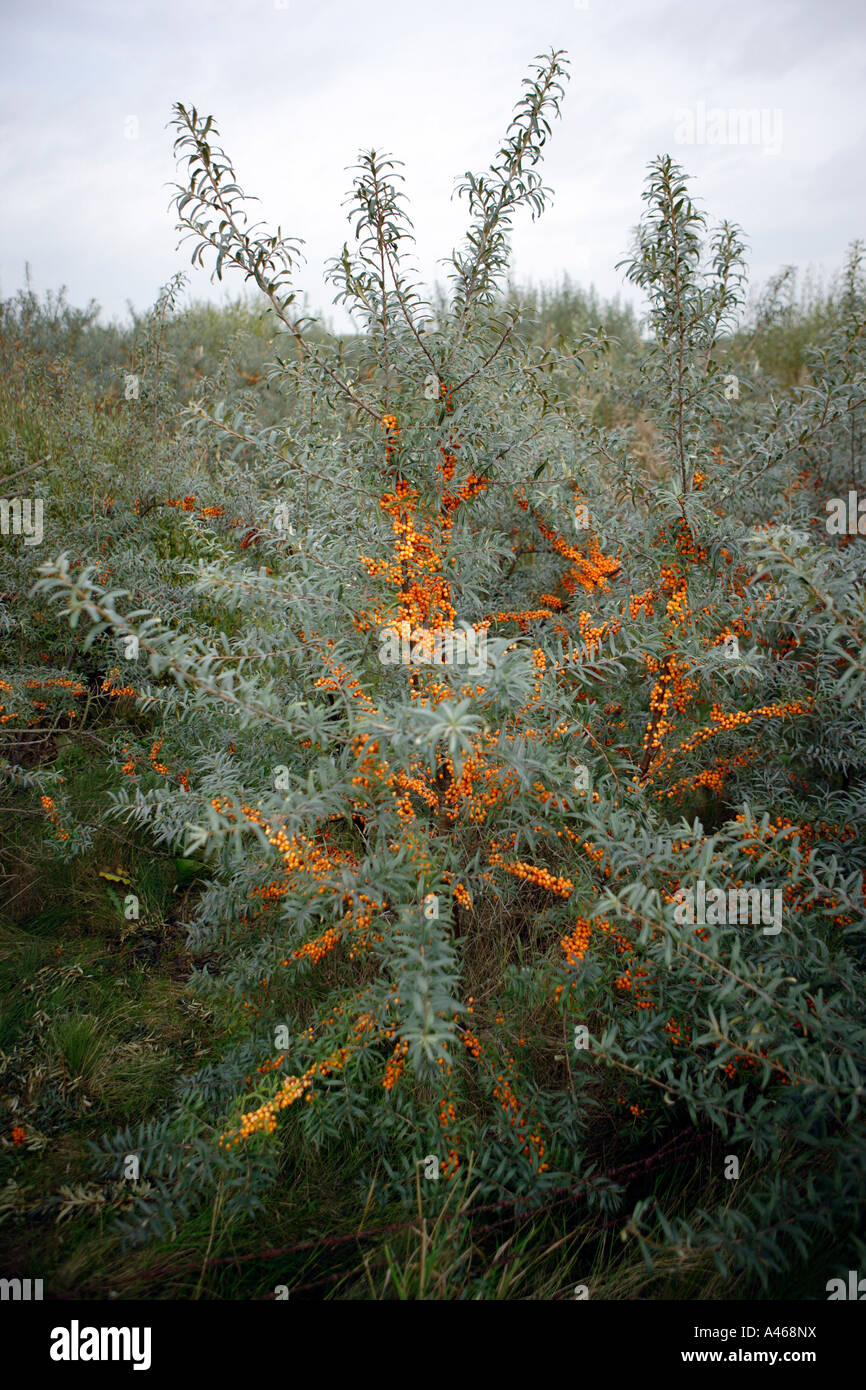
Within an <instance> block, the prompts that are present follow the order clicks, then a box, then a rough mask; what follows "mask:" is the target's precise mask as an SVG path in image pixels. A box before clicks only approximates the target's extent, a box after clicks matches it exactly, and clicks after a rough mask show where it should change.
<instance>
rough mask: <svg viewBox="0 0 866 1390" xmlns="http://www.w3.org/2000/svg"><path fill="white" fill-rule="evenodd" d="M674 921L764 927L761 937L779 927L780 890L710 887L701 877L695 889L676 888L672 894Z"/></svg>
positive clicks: (780, 922)
mask: <svg viewBox="0 0 866 1390" xmlns="http://www.w3.org/2000/svg"><path fill="white" fill-rule="evenodd" d="M674 902H675V903H676V906H675V908H674V921H675V922H678V923H679V924H680V925H681V926H692V925H695V924H696V925H698V926H702V927H704V926H709V927H712V926H725V925H732V924H744V923H748V924H749V925H750V926H754V927H757V926H760V925H761V924H762V923H763V924H764V926H763V935H764V936H776V935H777V933H778V932H780V931H781V930H782V890H781V888H775V889H774V890H773V894H772V900H771V897H770V890H769V888H729V889H728V891H727V893H726V892H725V890H724V889H723V888H710V889H709V890H708V889H707V885H706V884H705V883H704V880H703V879H702V878H699V879H698V882H697V888H696V889H695V888H678V889H677V891H676V893H675V894H674Z"/></svg>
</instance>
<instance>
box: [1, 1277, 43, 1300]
mask: <svg viewBox="0 0 866 1390" xmlns="http://www.w3.org/2000/svg"><path fill="white" fill-rule="evenodd" d="M31 1286H32V1287H31ZM31 1298H32V1299H36V1300H37V1301H38V1300H40V1299H41V1298H42V1280H41V1279H0V1300H3V1301H4V1302H5V1300H6V1299H12V1301H13V1302H20V1301H22V1300H23V1301H24V1302H25V1303H26V1302H28V1301H29V1300H30V1299H31Z"/></svg>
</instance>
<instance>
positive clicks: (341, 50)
mask: <svg viewBox="0 0 866 1390" xmlns="http://www.w3.org/2000/svg"><path fill="white" fill-rule="evenodd" d="M0 14H2V30H0V33H2V42H0V49H2V57H0V65H2V66H0V73H2V83H0V177H2V190H3V192H2V198H3V215H2V219H0V296H3V297H5V296H8V295H10V294H12V293H13V292H14V291H15V290H16V289H18V288H19V286H21V285H22V284H23V282H24V267H25V262H29V263H30V265H31V267H32V276H33V283H34V285H35V287H36V288H37V289H38V290H40V291H42V290H45V289H47V288H52V289H57V288H59V287H60V286H61V285H66V286H67V287H68V291H69V297H70V299H71V301H72V302H73V303H74V304H84V303H86V302H87V301H88V300H89V299H90V298H95V299H97V300H98V301H99V303H100V304H101V305H102V307H103V311H104V314H105V316H106V317H124V316H125V313H126V306H127V301H129V300H131V301H132V302H133V304H134V305H135V306H136V308H139V309H141V308H144V307H146V306H147V305H148V304H149V303H151V302H152V301H153V299H154V298H155V296H156V294H157V292H158V289H159V286H160V285H161V284H162V283H164V282H165V281H166V280H167V279H168V278H169V276H170V275H171V274H172V273H173V272H174V271H176V270H178V269H181V270H187V271H189V272H190V275H191V280H190V285H189V290H188V293H189V294H191V295H193V296H195V297H205V296H209V295H213V296H215V297H216V298H220V297H224V296H225V294H226V292H227V290H226V289H221V288H220V287H219V286H217V287H216V288H214V289H212V288H211V287H210V282H209V275H208V273H205V272H203V271H201V270H195V271H192V270H191V268H190V266H189V258H188V252H187V251H185V250H184V249H183V248H182V249H181V250H177V249H176V243H177V234H176V232H175V229H174V215H173V213H172V212H171V210H170V208H169V200H170V196H171V191H170V188H169V185H170V183H171V182H172V180H173V179H174V177H175V166H174V160H173V156H172V132H171V131H170V130H169V129H168V128H167V124H166V123H167V122H168V121H169V119H170V117H171V108H172V105H173V103H174V102H176V101H183V102H185V103H187V104H195V105H196V106H197V107H198V108H199V110H200V111H203V112H207V113H212V114H213V115H214V116H215V118H216V121H217V124H218V126H219V128H220V132H221V137H222V141H221V142H222V144H223V146H224V147H225V149H226V150H227V152H228V153H229V155H230V156H231V157H232V159H233V161H234V165H235V169H236V171H237V174H238V178H239V181H240V183H241V185H242V187H243V188H244V189H245V190H246V191H247V192H250V193H256V194H257V195H258V196H259V197H260V198H261V200H262V202H261V205H260V207H259V209H258V215H259V216H260V217H263V218H265V219H267V220H268V222H270V223H272V224H274V225H276V223H277V222H279V223H280V224H281V225H282V227H283V229H284V230H285V231H287V232H290V233H291V234H292V235H294V236H298V237H301V238H303V239H304V241H305V243H306V246H305V251H306V254H307V257H308V260H307V264H306V266H305V267H304V268H303V271H302V272H301V273H300V275H299V277H298V285H299V287H300V288H302V289H304V290H306V291H308V293H309V295H310V301H311V303H312V304H313V305H314V306H316V307H317V308H318V309H323V310H324V311H325V313H326V314H328V315H330V316H331V319H332V322H334V323H335V324H337V325H341V324H342V323H343V322H344V321H343V320H342V319H341V317H340V316H339V315H338V314H337V313H336V311H334V310H333V308H332V306H331V298H332V291H331V290H330V288H329V287H328V286H327V285H326V284H323V281H322V268H323V265H324V263H325V261H327V260H328V259H329V258H330V257H331V256H333V255H335V254H337V253H338V251H339V249H340V247H341V245H342V242H343V240H344V237H345V236H346V224H345V220H344V219H345V210H344V209H343V208H342V203H343V200H344V198H345V196H346V193H347V191H348V188H349V186H350V184H351V176H350V174H349V173H348V172H347V166H349V165H351V164H352V163H353V162H354V159H355V157H356V154H357V152H358V150H359V149H361V148H370V147H375V148H380V149H384V150H387V151H389V152H391V153H393V154H394V155H395V156H397V157H398V158H400V159H402V160H403V161H404V162H405V169H404V171H403V172H404V174H405V176H406V191H407V193H408V195H409V199H410V204H411V211H412V216H413V221H414V223H415V232H416V236H417V253H416V254H417V263H418V265H419V267H420V270H421V272H422V275H423V276H424V277H425V279H426V280H427V281H428V283H429V282H430V280H431V279H432V278H433V277H437V278H439V279H440V280H442V279H443V278H444V269H443V267H441V266H437V261H438V260H439V258H440V257H443V256H445V255H447V254H448V253H449V251H450V250H451V249H452V247H453V246H454V244H455V243H456V242H457V241H458V240H459V239H460V237H461V234H462V230H463V226H464V217H465V211H464V205H462V204H460V203H459V202H457V201H456V200H454V201H452V199H451V194H452V191H453V188H454V181H455V178H456V177H457V176H459V175H461V174H462V173H464V172H465V171H466V170H467V169H472V170H481V169H483V168H484V167H486V165H487V164H488V163H489V161H490V159H491V157H492V155H493V153H494V152H495V150H496V148H497V145H498V142H499V140H500V139H501V137H502V135H503V134H504V131H505V128H506V126H507V124H508V121H509V118H510V114H511V111H512V108H513V106H514V104H515V102H516V100H517V99H518V97H519V95H520V81H521V78H522V77H523V76H524V75H525V73H526V72H527V70H528V67H529V65H530V63H531V60H532V59H533V57H534V56H535V55H536V54H538V53H540V52H542V51H544V50H547V49H549V48H550V47H551V46H555V47H557V48H564V49H566V50H567V52H568V55H569V58H570V61H571V69H570V70H571V81H570V82H569V83H568V84H567V92H566V98H565V103H564V107H563V119H562V120H561V121H560V122H558V123H557V124H556V126H555V128H554V139H553V142H552V144H551V145H550V147H549V154H548V156H547V160H546V163H545V166H544V177H545V181H546V182H547V183H548V184H550V185H551V186H552V187H553V189H554V193H555V197H554V201H553V204H552V206H551V207H549V209H548V211H547V212H546V213H545V214H544V216H543V218H542V219H541V221H540V222H536V223H534V224H533V223H532V222H530V220H529V218H528V216H525V217H521V218H520V221H519V224H518V225H517V227H516V230H515V235H514V239H513V246H514V272H515V277H516V278H517V279H518V281H521V282H523V283H528V282H534V283H538V282H541V281H548V282H549V281H551V280H553V279H557V278H559V276H560V275H561V274H562V272H564V271H567V272H568V273H569V274H570V275H571V276H572V278H573V279H575V280H577V281H579V282H581V283H584V284H589V283H594V284H595V285H596V287H597V288H598V289H599V290H600V291H601V292H602V293H603V294H605V295H611V294H614V293H616V292H617V291H623V292H624V293H629V291H625V290H624V289H623V282H622V275H621V272H617V271H616V270H615V268H614V267H615V264H616V262H617V261H618V260H619V259H620V258H621V257H622V256H623V255H624V254H625V253H626V252H627V250H628V246H629V240H630V231H631V228H632V227H633V226H634V224H635V222H636V221H637V218H638V216H639V214H640V207H641V203H640V195H641V191H642V188H643V181H644V178H645V175H646V165H647V162H648V161H649V160H650V159H652V158H653V157H654V156H655V155H657V154H659V153H663V152H669V153H671V154H672V155H673V156H674V157H675V158H677V159H678V160H679V161H680V162H681V163H682V164H683V165H684V167H685V168H686V170H687V171H688V172H689V173H691V174H692V175H694V180H693V185H692V187H693V193H694V194H695V195H696V196H697V197H698V199H699V200H700V202H701V203H702V205H703V206H704V207H705V208H706V210H707V211H708V212H709V213H710V214H711V215H712V216H714V217H717V218H722V217H728V218H730V219H732V220H734V221H736V222H739V223H740V225H741V226H742V228H743V229H744V232H745V233H746V237H747V240H748V243H749V246H750V266H751V274H752V279H753V281H754V282H760V281H762V280H763V279H765V278H766V277H767V276H768V275H769V274H771V273H772V272H773V271H774V270H776V269H777V268H778V267H780V266H781V265H784V264H788V263H795V264H797V265H799V266H801V267H802V268H803V269H805V268H807V267H809V266H811V267H812V268H813V269H814V270H815V271H817V272H820V273H821V274H823V275H824V276H825V277H826V276H827V275H829V274H831V273H832V272H833V271H834V270H836V269H837V268H838V266H839V265H840V263H841V261H842V258H843V256H844V252H845V248H846V246H847V245H848V243H849V242H850V241H851V240H852V239H853V238H854V237H857V236H866V177H864V175H866V134H864V131H866V108H864V100H863V98H864V93H866V83H864V69H866V42H864V40H866V5H864V3H863V0H725V3H724V4H712V5H710V4H707V3H706V0H703V3H702V2H701V0H690V2H687V0H669V2H668V3H666V2H665V0H432V3H419V0H364V3H359V0H122V3H119V2H118V0H89V3H88V0H24V3H22V0H0ZM738 111H740V112H742V111H754V112H755V113H756V115H755V119H754V124H753V123H752V121H751V120H749V121H744V122H742V123H741V122H740V120H739V118H738V117H737V116H736V114H735V115H734V116H733V118H731V115H730V113H731V112H734V113H736V112H738ZM690 136H691V137H692V138H691V142H689V137H690ZM130 137H132V138H130ZM223 283H224V285H226V286H227V289H228V290H230V291H232V292H237V291H239V290H240V288H241V281H240V280H239V279H233V278H229V280H228V281H224V282H223Z"/></svg>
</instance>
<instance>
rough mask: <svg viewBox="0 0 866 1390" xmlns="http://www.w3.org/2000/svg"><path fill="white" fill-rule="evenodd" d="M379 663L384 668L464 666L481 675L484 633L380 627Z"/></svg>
mask: <svg viewBox="0 0 866 1390" xmlns="http://www.w3.org/2000/svg"><path fill="white" fill-rule="evenodd" d="M379 660H380V661H381V662H382V663H383V665H385V666H400V665H403V666H466V667H467V668H468V669H469V671H470V672H471V673H472V675H481V673H482V672H483V671H486V670H487V629H486V628H482V630H481V631H480V632H476V630H475V628H468V629H466V630H464V631H455V630H454V629H453V628H441V627H434V628H423V627H418V628H414V629H413V628H412V627H411V625H410V624H409V623H408V622H402V623H400V624H399V626H396V627H383V628H382V631H381V632H380V633H379Z"/></svg>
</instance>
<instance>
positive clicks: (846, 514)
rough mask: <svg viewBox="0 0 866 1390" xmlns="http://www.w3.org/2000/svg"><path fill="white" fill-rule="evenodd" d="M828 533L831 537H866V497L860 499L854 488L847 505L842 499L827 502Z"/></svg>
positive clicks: (837, 498)
mask: <svg viewBox="0 0 866 1390" xmlns="http://www.w3.org/2000/svg"><path fill="white" fill-rule="evenodd" d="M827 513H828V515H827V532H828V534H829V535H831V536H866V497H862V498H859V499H858V497H857V493H856V492H855V491H854V489H853V488H852V489H851V490H850V492H849V493H848V502H847V505H846V503H845V501H844V500H843V499H842V498H841V497H831V498H830V499H829V500H828V502H827Z"/></svg>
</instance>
